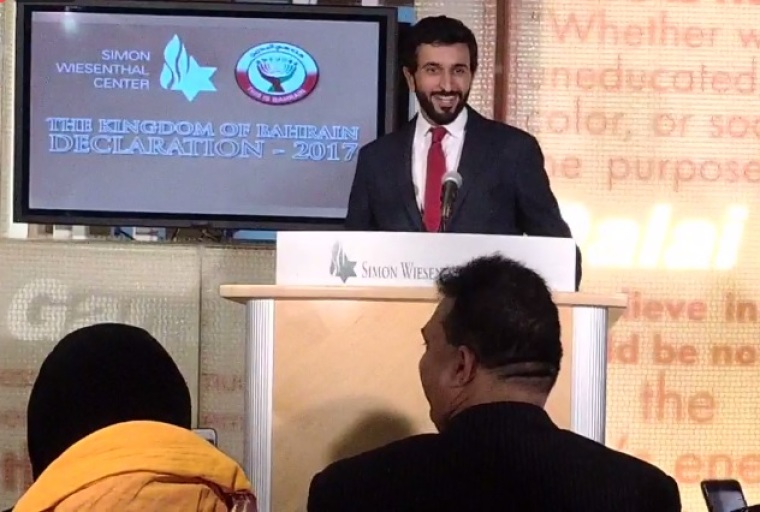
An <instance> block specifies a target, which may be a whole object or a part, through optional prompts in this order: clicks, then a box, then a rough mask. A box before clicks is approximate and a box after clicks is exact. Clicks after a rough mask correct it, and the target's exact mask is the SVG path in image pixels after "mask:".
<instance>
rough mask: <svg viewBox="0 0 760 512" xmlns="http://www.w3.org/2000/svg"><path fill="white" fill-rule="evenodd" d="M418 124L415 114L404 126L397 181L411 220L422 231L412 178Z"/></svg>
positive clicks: (397, 167) (420, 215)
mask: <svg viewBox="0 0 760 512" xmlns="http://www.w3.org/2000/svg"><path fill="white" fill-rule="evenodd" d="M416 125H417V117H416V116H415V117H414V118H413V119H412V120H411V122H409V123H407V125H406V126H405V127H404V130H405V133H404V134H403V137H402V140H403V144H404V147H403V154H402V162H403V165H399V166H396V169H397V170H398V174H397V176H396V182H397V184H398V188H399V193H400V199H401V201H402V202H403V204H404V209H405V210H406V213H407V215H408V216H409V220H410V222H411V223H412V226H414V229H415V230H416V231H422V230H423V229H422V214H421V213H420V208H419V206H418V205H417V195H416V193H415V191H414V181H413V179H412V161H413V157H414V154H413V151H414V150H413V146H414V130H415V128H416Z"/></svg>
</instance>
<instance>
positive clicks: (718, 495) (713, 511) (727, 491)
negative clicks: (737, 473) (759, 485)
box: [701, 480, 747, 512]
mask: <svg viewBox="0 0 760 512" xmlns="http://www.w3.org/2000/svg"><path fill="white" fill-rule="evenodd" d="M701 487H702V495H703V496H704V497H705V502H706V503H707V509H708V510H709V511H710V512H735V511H737V510H741V509H743V508H745V507H746V506H747V500H746V499H745V498H744V491H743V490H742V485H741V484H740V483H739V482H738V481H736V480H703V481H702V484H701Z"/></svg>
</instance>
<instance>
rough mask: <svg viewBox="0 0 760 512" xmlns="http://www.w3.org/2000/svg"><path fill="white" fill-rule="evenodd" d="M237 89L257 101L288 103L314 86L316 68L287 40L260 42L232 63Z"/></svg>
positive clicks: (314, 64) (300, 98) (317, 71)
mask: <svg viewBox="0 0 760 512" xmlns="http://www.w3.org/2000/svg"><path fill="white" fill-rule="evenodd" d="M235 80H236V81H237V84H238V86H239V87H240V89H242V90H243V92H244V93H246V94H247V95H248V96H250V97H251V98H253V99H254V100H256V101H260V102H261V103H267V104H270V105H288V104H290V103H295V102H296V101H300V100H302V99H304V98H306V97H307V96H308V95H309V94H311V93H312V92H313V91H314V89H315V88H316V87H317V82H319V68H318V67H317V63H316V61H315V60H314V58H313V57H312V56H311V55H309V53H308V52H307V51H306V50H304V49H303V48H299V47H298V46H295V45H293V44H289V43H264V44H260V45H258V46H254V47H253V48H251V49H249V50H247V51H246V52H245V53H244V54H243V56H242V57H240V60H238V62H237V66H235Z"/></svg>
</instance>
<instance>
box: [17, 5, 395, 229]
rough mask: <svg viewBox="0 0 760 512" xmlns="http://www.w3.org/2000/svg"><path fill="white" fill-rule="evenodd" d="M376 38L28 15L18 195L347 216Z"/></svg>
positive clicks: (282, 24) (87, 205)
mask: <svg viewBox="0 0 760 512" xmlns="http://www.w3.org/2000/svg"><path fill="white" fill-rule="evenodd" d="M380 40H381V38H380V25H379V24H377V23H374V22H370V21H344V20H340V21H337V20H313V19H309V20H306V19H272V18H266V19H265V18H255V19H252V18H240V17H238V18H230V17H188V16H166V15H156V14H153V15H143V14H139V15H137V14H95V13H75V12H35V13H33V15H32V38H31V42H32V45H31V84H30V88H31V89H30V90H31V92H30V116H31V119H30V144H29V148H30V154H29V166H30V170H29V207H30V208H32V209H51V210H87V211H106V212H135V213H139V212H155V213H160V214H172V213H187V214H198V215H245V216H254V215H256V216H287V217H319V218H340V217H343V216H344V215H345V211H346V206H347V200H348V195H349V191H350V187H351V182H352V180H353V174H354V170H355V166H356V162H355V160H356V154H357V151H358V149H359V148H360V147H361V146H362V145H363V144H366V143H367V142H369V141H371V140H373V139H375V138H376V137H377V135H378V115H377V112H378V94H385V86H384V84H380V83H379V81H380V77H379V73H378V59H379V44H380ZM349 41H350V44H345V43H346V42H349ZM336 42H341V44H336Z"/></svg>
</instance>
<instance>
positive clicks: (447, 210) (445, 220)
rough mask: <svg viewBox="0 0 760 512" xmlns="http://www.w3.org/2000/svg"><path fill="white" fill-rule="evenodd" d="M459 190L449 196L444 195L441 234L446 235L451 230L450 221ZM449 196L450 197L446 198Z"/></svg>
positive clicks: (439, 230) (440, 225)
mask: <svg viewBox="0 0 760 512" xmlns="http://www.w3.org/2000/svg"><path fill="white" fill-rule="evenodd" d="M457 192H458V190H457V189H456V188H455V189H453V190H452V191H451V193H449V194H444V197H443V200H442V201H441V223H440V224H439V225H438V232H439V233H446V232H447V231H448V230H449V221H450V220H451V207H452V206H453V204H454V201H455V200H456V197H457ZM446 196H448V197H446Z"/></svg>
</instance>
